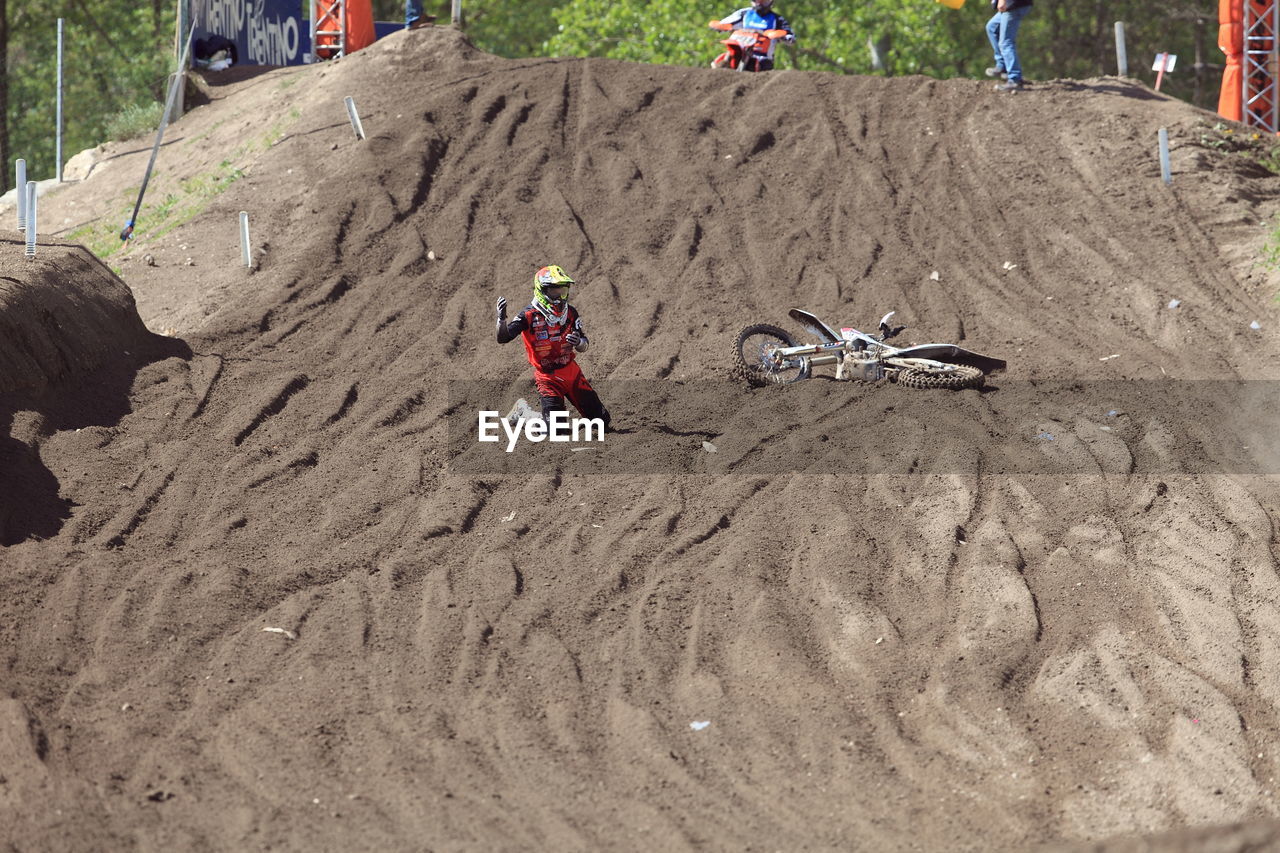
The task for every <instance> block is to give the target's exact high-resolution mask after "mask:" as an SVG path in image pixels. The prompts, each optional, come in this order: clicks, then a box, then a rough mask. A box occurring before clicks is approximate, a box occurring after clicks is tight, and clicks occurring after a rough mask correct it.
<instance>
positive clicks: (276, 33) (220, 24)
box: [190, 0, 311, 65]
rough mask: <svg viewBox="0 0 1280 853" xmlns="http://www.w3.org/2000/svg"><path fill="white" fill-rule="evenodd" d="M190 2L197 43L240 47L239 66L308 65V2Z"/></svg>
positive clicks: (214, 0)
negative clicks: (218, 40) (217, 39)
mask: <svg viewBox="0 0 1280 853" xmlns="http://www.w3.org/2000/svg"><path fill="white" fill-rule="evenodd" d="M190 2H191V16H192V22H193V23H194V24H195V27H196V35H195V37H196V39H197V40H200V39H203V40H205V41H208V40H209V39H210V38H212V37H214V36H223V37H224V38H227V39H230V40H231V41H232V42H234V43H235V46H236V64H237V65H302V64H303V63H304V62H306V61H307V59H306V57H307V54H309V53H310V52H311V28H310V26H309V24H308V21H307V17H306V14H307V13H306V5H305V2H304V0H190ZM193 49H194V48H193Z"/></svg>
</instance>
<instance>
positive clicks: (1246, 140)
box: [1199, 121, 1280, 175]
mask: <svg viewBox="0 0 1280 853" xmlns="http://www.w3.org/2000/svg"><path fill="white" fill-rule="evenodd" d="M1199 127H1200V145H1201V146H1202V147H1204V148H1208V149H1210V150H1213V151H1222V152H1225V153H1228V154H1237V155H1239V156H1241V157H1244V158H1245V159H1248V160H1252V161H1253V162H1255V163H1257V164H1258V165H1259V166H1261V167H1262V168H1264V169H1266V170H1267V171H1268V172H1271V173H1272V174H1275V175H1280V145H1277V144H1276V138H1275V137H1274V136H1272V135H1271V134H1269V133H1260V132H1259V131H1256V130H1249V129H1240V127H1239V126H1238V125H1237V126H1235V127H1233V126H1231V125H1229V124H1227V123H1226V122H1223V121H1217V122H1214V123H1213V124H1209V123H1208V122H1207V121H1202V122H1200V124H1199Z"/></svg>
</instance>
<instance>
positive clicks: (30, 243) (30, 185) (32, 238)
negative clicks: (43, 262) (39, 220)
mask: <svg viewBox="0 0 1280 853" xmlns="http://www.w3.org/2000/svg"><path fill="white" fill-rule="evenodd" d="M35 256H36V182H35V181H27V257H28V258H34V257H35Z"/></svg>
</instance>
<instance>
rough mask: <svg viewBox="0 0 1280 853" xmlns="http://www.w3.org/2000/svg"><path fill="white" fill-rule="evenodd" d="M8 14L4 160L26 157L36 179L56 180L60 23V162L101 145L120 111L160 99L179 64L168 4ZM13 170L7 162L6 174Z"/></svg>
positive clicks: (44, 7)
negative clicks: (59, 38)
mask: <svg viewBox="0 0 1280 853" xmlns="http://www.w3.org/2000/svg"><path fill="white" fill-rule="evenodd" d="M9 11H10V15H9V30H8V52H7V57H6V60H7V61H6V65H5V69H6V72H7V73H6V74H5V78H6V83H7V86H8V104H7V110H6V118H7V121H8V127H9V142H10V148H11V151H10V152H9V154H10V156H12V157H24V158H26V160H27V171H28V174H29V175H30V176H31V178H32V179H33V180H36V179H43V178H50V177H54V176H55V175H56V174H57V167H56V164H55V163H54V150H55V133H56V127H55V124H56V101H57V32H58V24H57V22H58V18H60V17H61V18H63V19H64V25H63V40H64V58H63V59H64V65H63V81H64V82H63V116H64V129H63V156H64V158H65V157H70V156H71V155H73V154H75V153H76V152H77V151H80V150H82V149H84V148H90V147H93V146H94V145H97V144H99V143H101V142H102V141H103V140H104V138H105V128H106V125H107V122H108V120H109V119H110V118H111V116H113V115H114V114H116V113H117V112H119V111H121V110H122V109H124V108H125V107H127V106H129V105H138V104H144V103H148V102H152V101H155V100H158V99H162V98H163V93H164V90H165V82H166V80H167V77H168V74H169V73H170V72H171V71H172V69H173V67H174V66H175V65H176V62H175V60H174V55H173V38H172V35H171V34H172V32H173V27H174V9H173V7H172V6H171V5H170V4H168V3H164V4H162V5H161V4H158V3H156V2H155V0H153V2H152V3H148V4H137V3H126V2H123V0H24V2H23V3H22V4H20V5H19V6H17V7H16V8H15V7H14V6H10V8H9ZM12 168H13V167H12V162H11V161H10V160H9V159H8V157H6V159H5V169H6V171H8V170H11V169H12Z"/></svg>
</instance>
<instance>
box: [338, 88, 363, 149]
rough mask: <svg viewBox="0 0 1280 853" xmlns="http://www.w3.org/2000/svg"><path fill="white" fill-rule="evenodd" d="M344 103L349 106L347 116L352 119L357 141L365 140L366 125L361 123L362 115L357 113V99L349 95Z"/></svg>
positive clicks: (344, 99)
mask: <svg viewBox="0 0 1280 853" xmlns="http://www.w3.org/2000/svg"><path fill="white" fill-rule="evenodd" d="M343 101H344V102H345V103H346V105H347V116H348V117H349V118H350V119H351V127H352V129H354V130H355V132H356V139H364V125H363V124H361V123H360V113H358V112H356V99H355V98H353V97H351V96H350V95H347V96H346V97H345V98H343Z"/></svg>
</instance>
